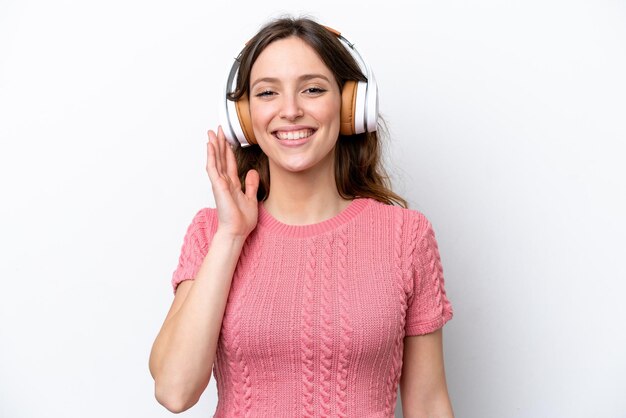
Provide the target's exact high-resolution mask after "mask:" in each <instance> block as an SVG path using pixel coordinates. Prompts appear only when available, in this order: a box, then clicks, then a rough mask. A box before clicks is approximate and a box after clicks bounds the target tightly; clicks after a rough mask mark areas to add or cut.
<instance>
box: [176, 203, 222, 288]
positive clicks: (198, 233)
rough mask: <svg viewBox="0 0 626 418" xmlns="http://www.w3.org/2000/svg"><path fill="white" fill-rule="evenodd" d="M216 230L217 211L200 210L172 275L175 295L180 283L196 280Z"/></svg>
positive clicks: (188, 231)
mask: <svg viewBox="0 0 626 418" xmlns="http://www.w3.org/2000/svg"><path fill="white" fill-rule="evenodd" d="M216 229H217V215H216V210H215V209H212V208H203V209H200V210H199V211H198V213H196V215H195V216H194V217H193V219H192V221H191V224H190V225H189V227H187V232H186V233H185V238H184V239H183V245H182V248H181V250H180V257H179V258H178V266H177V267H176V269H175V270H174V273H173V274H172V288H173V291H174V293H176V288H177V287H178V285H179V284H180V282H182V281H184V280H193V279H195V277H196V274H197V273H198V270H199V269H200V265H201V264H202V261H203V260H204V257H205V256H206V254H207V252H208V250H209V244H210V243H211V240H212V239H213V235H215V230H216Z"/></svg>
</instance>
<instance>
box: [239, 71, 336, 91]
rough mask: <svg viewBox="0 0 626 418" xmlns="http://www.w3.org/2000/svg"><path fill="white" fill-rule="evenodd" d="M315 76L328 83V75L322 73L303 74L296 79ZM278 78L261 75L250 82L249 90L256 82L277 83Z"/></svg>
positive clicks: (309, 78) (300, 79)
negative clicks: (261, 76)
mask: <svg viewBox="0 0 626 418" xmlns="http://www.w3.org/2000/svg"><path fill="white" fill-rule="evenodd" d="M315 78H321V79H323V80H326V81H327V82H329V83H330V80H329V79H328V77H326V76H325V75H323V74H303V75H301V76H300V77H298V81H308V80H312V79H315ZM279 81H280V80H279V79H278V78H274V77H263V78H259V79H258V80H255V81H254V83H252V84H251V85H250V90H252V88H253V87H254V86H256V85H257V84H258V83H261V82H267V83H278V82H279Z"/></svg>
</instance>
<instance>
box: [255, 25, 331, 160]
mask: <svg viewBox="0 0 626 418" xmlns="http://www.w3.org/2000/svg"><path fill="white" fill-rule="evenodd" d="M340 109H341V92H340V90H339V86H338V85H337V82H336V81H335V78H334V76H333V74H332V73H331V71H330V69H329V68H328V67H326V65H325V64H324V63H323V62H322V60H321V59H320V58H319V56H318V55H317V53H316V52H315V50H313V48H311V47H310V46H309V45H307V44H306V43H305V42H304V41H302V40H301V39H300V38H298V37H295V36H292V37H289V38H285V39H281V40H278V41H275V42H272V43H271V44H270V45H268V46H267V47H266V48H265V49H264V50H263V51H262V52H261V54H260V55H259V56H258V58H257V60H256V61H255V62H254V64H253V65H252V68H251V72H250V117H251V120H252V127H253V129H254V135H255V136H256V139H257V142H258V144H259V146H260V147H261V149H262V150H263V152H264V153H265V154H266V155H267V156H268V158H269V163H270V169H271V170H272V171H273V172H275V170H277V169H278V170H281V169H282V170H286V171H290V172H304V171H307V170H311V169H313V168H316V169H317V168H326V169H331V172H332V167H333V163H334V156H333V152H332V151H333V149H334V147H335V143H336V142H337V138H338V136H339V127H340Z"/></svg>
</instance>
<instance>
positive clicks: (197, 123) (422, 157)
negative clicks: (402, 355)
mask: <svg viewBox="0 0 626 418" xmlns="http://www.w3.org/2000/svg"><path fill="white" fill-rule="evenodd" d="M226 3H227V2H210V1H203V2H200V1H187V2H164V1H147V0H130V1H129V0H124V1H121V0H113V1H108V2H85V1H78V0H65V1H57V2H47V1H43V0H31V1H17V0H8V1H7V0H1V2H0V139H1V142H0V144H1V145H0V147H1V148H0V182H1V189H0V196H1V198H2V204H1V205H0V240H1V241H0V245H1V248H0V250H1V252H0V254H1V258H0V280H1V289H2V290H1V293H0V416H1V417H3V418H4V417H7V418H26V417H28V418H31V417H32V418H35V417H59V418H61V417H62V418H70V417H71V418H74V417H75V418H79V417H80V418H83V417H91V418H100V417H102V418H110V417H166V416H170V415H171V414H170V413H169V412H168V411H167V410H165V409H164V408H163V407H161V406H160V405H159V404H158V403H157V402H156V400H155V399H154V396H153V382H152V378H151V376H150V373H149V371H148V357H149V353H150V348H151V345H152V342H153V340H154V338H155V336H156V334H157V332H158V330H159V328H160V326H161V323H162V321H163V319H164V318H165V314H166V312H167V309H168V308H169V305H170V303H171V300H172V298H173V295H172V291H171V287H170V278H171V274H172V272H173V270H174V268H175V267H176V264H177V261H178V255H179V251H180V247H181V245H182V239H183V236H184V233H185V230H186V228H187V226H188V224H189V222H190V221H191V218H192V217H193V215H194V214H195V213H196V211H197V210H198V209H199V208H201V207H204V206H212V205H213V201H212V196H211V193H210V184H209V180H208V177H207V175H206V172H205V167H204V166H205V163H206V156H205V151H206V140H207V139H206V130H207V129H209V128H215V127H216V123H217V107H216V96H217V94H219V93H220V91H221V89H222V83H223V80H224V76H225V74H226V71H227V70H228V67H229V66H230V63H231V60H232V58H233V57H234V56H235V55H236V54H237V52H238V51H239V49H240V48H241V47H242V45H243V43H244V42H245V41H246V40H247V39H248V38H249V37H250V36H251V35H252V34H253V33H254V32H255V31H256V30H257V29H258V28H259V27H260V25H261V24H262V23H264V22H265V21H266V20H267V19H268V18H270V17H274V16H277V15H279V14H281V13H286V12H289V13H293V14H296V15H298V14H302V13H307V14H310V15H312V16H314V17H316V18H317V19H318V20H319V21H321V22H322V23H324V24H327V25H329V26H332V27H335V28H338V29H340V30H341V31H342V32H343V33H344V34H345V35H346V37H348V38H349V39H350V40H352V41H354V42H355V43H356V44H357V46H358V47H359V48H360V50H361V52H363V54H364V55H365V56H366V57H367V59H368V61H369V62H370V64H371V65H372V67H373V68H374V70H375V72H376V75H377V78H378V81H379V85H380V94H381V103H380V107H381V111H382V113H383V114H384V115H385V116H386V118H387V121H388V123H389V126H390V131H391V134H392V138H391V140H390V141H389V143H388V146H387V149H388V154H387V155H388V159H389V160H390V161H392V162H393V167H392V169H391V170H390V171H391V174H392V176H393V181H394V184H395V187H396V190H397V191H399V192H400V193H401V194H403V195H404V196H405V197H407V198H408V200H409V201H410V203H411V206H412V207H413V208H415V209H418V210H420V211H422V212H423V213H425V214H426V215H427V216H428V218H429V219H430V220H431V222H432V223H433V225H434V227H435V231H436V234H437V237H438V241H439V246H440V250H441V256H442V260H443V264H444V274H445V277H446V286H447V290H448V295H449V297H450V299H451V301H452V303H453V306H454V309H455V318H454V319H453V320H452V321H451V322H450V323H449V324H447V325H446V327H445V332H444V334H445V337H444V339H445V354H446V368H447V376H448V382H449V389H450V394H451V397H452V401H453V404H454V408H455V412H456V416H457V417H458V418H463V417H469V418H491V417H493V418H502V417H525V418H536V417H567V418H573V417H581V418H582V417H594V418H599V417H607V418H609V417H610V418H614V417H626V397H625V396H624V393H626V333H625V332H624V329H625V327H624V323H625V322H626V312H625V309H624V304H623V303H622V300H623V298H624V296H623V294H624V292H625V291H626V285H625V284H624V279H625V278H626V275H625V267H624V260H626V245H625V244H624V236H625V235H626V220H625V217H624V213H626V198H625V197H626V196H625V190H626V187H625V186H626V184H625V183H626V181H625V179H626V168H624V164H623V160H624V157H625V155H626V153H625V152H624V146H623V142H624V141H625V140H626V122H625V120H626V81H625V78H624V74H626V23H625V22H626V6H625V3H624V2H623V1H608V0H588V1H564V0H563V1H558V0H542V1H539V0H532V1H524V2H522V1H507V2H504V1H495V0H492V1H489V0H481V1H475V2H465V1H458V0H450V1H445V2H442V1H421V2H415V3H413V4H412V5H411V9H410V10H409V9H407V8H406V5H405V4H404V3H399V2H398V3H395V2H393V1H385V2H380V3H372V4H369V5H368V4H365V3H363V2H338V1H326V0H324V1H316V2H312V1H307V2H304V1H280V0H268V1H264V2H255V3H256V4H250V5H244V4H242V3H241V2H229V5H227V4H226ZM216 400H217V399H216V392H215V386H214V382H213V381H212V382H211V384H210V386H209V388H208V389H207V391H206V392H205V394H204V395H203V397H202V399H201V401H200V402H199V403H198V404H197V405H196V406H195V407H194V408H192V409H191V410H189V411H187V412H185V413H183V414H182V415H183V416H188V417H208V416H211V414H212V412H213V411H214V408H215V405H216ZM397 415H398V416H401V412H400V408H398V411H397Z"/></svg>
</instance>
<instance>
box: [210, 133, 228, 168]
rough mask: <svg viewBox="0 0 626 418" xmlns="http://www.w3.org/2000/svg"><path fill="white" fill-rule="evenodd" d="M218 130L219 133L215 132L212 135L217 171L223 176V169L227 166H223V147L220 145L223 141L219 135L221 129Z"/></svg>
mask: <svg viewBox="0 0 626 418" xmlns="http://www.w3.org/2000/svg"><path fill="white" fill-rule="evenodd" d="M211 132H213V131H211ZM217 132H218V133H217V134H216V133H215V132H213V136H212V137H211V140H212V142H213V145H214V146H215V168H216V170H217V173H218V174H219V175H220V176H221V175H222V174H223V170H224V169H225V167H224V166H222V156H221V154H222V147H221V145H220V142H221V141H220V137H219V129H218V131H217Z"/></svg>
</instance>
